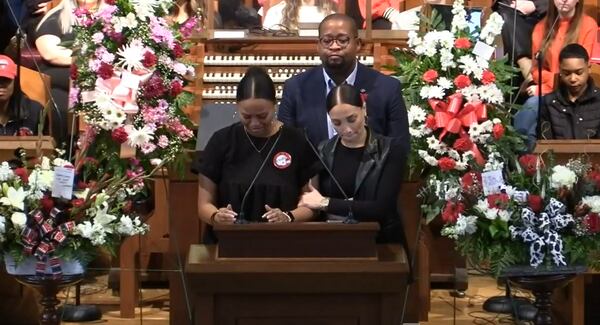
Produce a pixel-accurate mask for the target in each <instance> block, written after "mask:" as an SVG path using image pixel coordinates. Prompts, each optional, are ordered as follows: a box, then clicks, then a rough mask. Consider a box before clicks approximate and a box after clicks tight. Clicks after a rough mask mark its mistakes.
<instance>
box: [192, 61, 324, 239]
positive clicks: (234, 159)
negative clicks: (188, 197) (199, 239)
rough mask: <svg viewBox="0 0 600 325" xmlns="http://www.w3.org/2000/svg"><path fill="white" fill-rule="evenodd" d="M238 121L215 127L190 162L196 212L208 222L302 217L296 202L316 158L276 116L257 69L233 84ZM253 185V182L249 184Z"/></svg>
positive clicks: (306, 215)
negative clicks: (193, 162) (194, 180)
mask: <svg viewBox="0 0 600 325" xmlns="http://www.w3.org/2000/svg"><path fill="white" fill-rule="evenodd" d="M236 101H237V106H238V113H239V116H240V120H241V122H240V123H235V124H233V125H231V126H227V127H225V128H223V129H221V130H219V131H217V132H216V133H215V134H214V135H213V136H212V137H211V138H210V140H209V141H208V144H207V145H206V148H205V150H204V152H202V153H201V155H199V156H198V158H199V159H198V160H197V161H196V163H197V164H196V165H195V166H194V167H193V169H194V171H195V172H198V173H199V188H198V215H199V216H200V218H201V219H202V221H204V222H206V223H207V224H208V225H209V227H207V228H208V229H207V230H208V231H207V234H206V235H205V237H204V238H205V241H206V242H207V243H214V242H215V241H216V237H215V236H214V233H213V232H212V225H214V224H217V223H232V222H234V221H236V219H241V220H246V221H253V222H292V221H305V220H309V219H311V218H312V216H313V211H311V210H310V209H308V208H303V207H297V204H298V200H299V199H300V195H301V194H302V192H303V189H305V188H306V186H307V183H308V180H309V179H310V178H311V177H312V176H314V175H315V174H316V171H317V167H318V161H317V157H316V155H315V154H314V152H313V151H312V150H311V148H310V147H309V145H308V142H307V140H306V137H305V135H304V133H303V132H302V131H301V130H298V129H295V128H291V127H288V126H284V125H283V123H281V122H279V121H277V120H276V119H275V102H276V99H275V86H274V84H273V81H272V80H271V78H270V77H269V75H268V74H267V73H266V72H265V71H264V70H263V69H261V68H258V67H251V68H249V69H248V70H247V71H246V75H245V76H244V77H243V78H242V80H241V81H240V83H239V84H238V86H237V95H236ZM251 185H252V186H251Z"/></svg>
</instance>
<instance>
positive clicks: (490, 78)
mask: <svg viewBox="0 0 600 325" xmlns="http://www.w3.org/2000/svg"><path fill="white" fill-rule="evenodd" d="M494 81H496V75H495V74H494V73H493V72H491V71H490V70H484V71H483V76H482V77H481V82H482V83H483V84H484V85H487V84H491V83H493V82H494Z"/></svg>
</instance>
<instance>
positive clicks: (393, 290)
mask: <svg viewBox="0 0 600 325" xmlns="http://www.w3.org/2000/svg"><path fill="white" fill-rule="evenodd" d="M378 229H379V226H378V224H377V223H360V224H355V225H347V224H341V223H286V224H263V223H261V224H247V225H219V226H217V227H215V231H216V232H217V236H218V237H219V240H220V242H219V244H218V245H192V246H191V248H190V252H189V256H188V261H187V264H186V270H185V272H186V275H187V280H188V281H187V282H188V284H189V287H190V289H189V292H190V297H189V299H190V301H191V302H192V308H193V310H192V312H193V317H194V324H202V325H210V324H219V325H234V324H235V325H258V324H260V325H280V324H286V325H295V324H298V325H300V324H301V325H317V324H318V325H325V324H326V325H337V324H339V325H350V324H356V325H358V324H361V325H363V324H367V325H369V324H373V325H375V324H377V325H385V324H389V325H396V324H399V322H400V318H401V316H402V307H403V302H404V295H405V290H406V286H407V279H408V263H407V260H406V256H405V254H404V250H403V249H402V247H401V246H400V245H376V244H375V235H376V233H377V230H378Z"/></svg>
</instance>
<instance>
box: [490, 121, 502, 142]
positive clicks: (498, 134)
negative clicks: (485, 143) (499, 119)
mask: <svg viewBox="0 0 600 325" xmlns="http://www.w3.org/2000/svg"><path fill="white" fill-rule="evenodd" d="M492 134H493V135H494V139H496V140H499V139H500V138H502V136H503V135H504V126H503V125H502V124H500V123H498V124H494V127H493V128H492Z"/></svg>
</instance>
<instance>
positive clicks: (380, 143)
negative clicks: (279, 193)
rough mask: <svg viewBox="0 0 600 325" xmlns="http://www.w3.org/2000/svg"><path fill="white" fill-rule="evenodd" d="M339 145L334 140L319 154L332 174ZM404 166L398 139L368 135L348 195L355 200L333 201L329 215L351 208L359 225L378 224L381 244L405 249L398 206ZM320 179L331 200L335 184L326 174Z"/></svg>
mask: <svg viewBox="0 0 600 325" xmlns="http://www.w3.org/2000/svg"><path fill="white" fill-rule="evenodd" d="M338 144H339V137H338V136H335V137H333V138H331V139H330V140H327V141H324V142H322V143H321V144H320V145H319V153H320V155H321V157H323V160H324V162H325V164H327V167H328V168H329V169H330V170H331V169H333V165H334V161H333V160H334V157H335V151H336V147H337V146H338ZM339 145H341V144H339ZM405 162H406V153H405V152H404V151H403V149H402V146H401V145H399V144H398V143H397V139H392V138H389V137H384V136H381V135H377V134H374V133H372V132H369V136H368V139H367V145H366V148H365V150H364V153H363V158H362V160H361V162H360V163H359V166H358V170H357V171H356V178H355V184H354V193H347V194H348V195H349V196H350V195H351V196H352V198H353V200H352V201H345V200H343V199H334V198H331V200H330V203H329V207H328V209H327V210H328V211H327V212H328V213H334V214H336V211H331V209H335V207H333V206H335V205H337V210H339V211H338V212H341V214H345V213H346V212H345V211H349V208H347V207H344V206H343V204H346V205H352V211H353V214H354V218H355V219H357V220H358V221H377V222H379V225H380V227H381V229H380V231H379V234H378V236H377V242H378V243H390V242H395V243H401V244H404V245H405V244H406V242H405V236H404V227H403V225H402V219H401V217H400V214H399V212H398V209H397V205H396V203H397V198H398V193H399V191H400V185H401V182H402V175H403V169H404V164H405ZM319 178H320V179H319V184H320V191H321V193H322V194H323V195H324V196H328V193H331V192H332V188H331V186H334V184H335V183H334V182H330V181H329V178H330V176H329V175H328V174H327V173H325V172H322V173H321V174H320V175H319ZM405 247H406V246H405Z"/></svg>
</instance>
